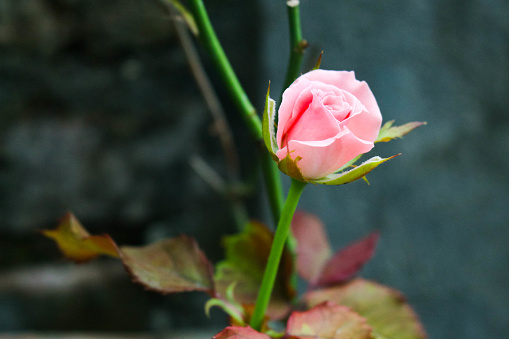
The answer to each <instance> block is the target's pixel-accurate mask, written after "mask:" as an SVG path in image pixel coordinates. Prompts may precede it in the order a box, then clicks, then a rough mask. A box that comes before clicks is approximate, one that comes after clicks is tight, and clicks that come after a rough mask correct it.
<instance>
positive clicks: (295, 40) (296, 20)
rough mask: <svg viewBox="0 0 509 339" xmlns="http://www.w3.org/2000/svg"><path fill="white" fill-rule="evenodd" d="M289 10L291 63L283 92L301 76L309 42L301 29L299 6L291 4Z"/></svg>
mask: <svg viewBox="0 0 509 339" xmlns="http://www.w3.org/2000/svg"><path fill="white" fill-rule="evenodd" d="M287 9H288V22H289V25H290V62H289V63H288V69H287V70H286V78H285V83H284V87H283V90H284V89H286V88H288V87H289V86H290V85H291V84H292V82H293V81H294V80H295V79H297V77H298V76H299V75H300V65H301V63H302V56H303V54H304V50H305V49H306V47H307V42H306V40H304V39H303V38H302V31H301V28H300V11H299V4H298V2H296V4H289V5H288V6H287Z"/></svg>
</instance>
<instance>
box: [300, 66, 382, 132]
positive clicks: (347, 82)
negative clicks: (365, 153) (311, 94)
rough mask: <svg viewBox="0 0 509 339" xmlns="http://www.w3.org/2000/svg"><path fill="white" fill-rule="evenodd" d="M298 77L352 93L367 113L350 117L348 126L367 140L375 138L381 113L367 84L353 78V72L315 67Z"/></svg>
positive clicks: (379, 124)
mask: <svg viewBox="0 0 509 339" xmlns="http://www.w3.org/2000/svg"><path fill="white" fill-rule="evenodd" d="M299 79H302V80H304V79H306V80H310V81H321V82H323V83H325V84H330V85H334V86H336V87H338V88H340V89H343V90H345V91H347V92H350V93H351V94H353V95H354V96H355V97H356V98H357V99H359V101H360V102H361V103H362V104H363V105H364V106H365V107H366V110H367V112H366V113H367V114H362V115H360V114H359V115H358V116H356V117H355V118H352V119H350V121H349V123H348V128H349V129H350V130H351V131H352V132H353V133H354V134H355V135H356V136H357V137H359V138H361V139H364V140H367V141H374V140H375V139H376V137H377V136H378V132H379V130H380V126H381V124H382V114H381V113H380V108H379V107H378V104H377V102H376V99H375V96H374V95H373V93H372V92H371V89H370V88H369V86H368V84H367V83H366V82H364V81H359V80H357V79H355V73H354V72H347V71H327V70H321V69H317V70H314V71H311V72H308V73H306V74H304V75H302V76H301V77H300V78H299ZM299 81H300V80H299Z"/></svg>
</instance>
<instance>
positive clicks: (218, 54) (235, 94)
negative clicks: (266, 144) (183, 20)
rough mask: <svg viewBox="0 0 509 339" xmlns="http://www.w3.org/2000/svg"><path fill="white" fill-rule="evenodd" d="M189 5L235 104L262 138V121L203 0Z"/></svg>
mask: <svg viewBox="0 0 509 339" xmlns="http://www.w3.org/2000/svg"><path fill="white" fill-rule="evenodd" d="M189 7H190V10H191V12H192V13H193V16H194V19H195V21H196V24H197V26H198V37H199V39H200V41H201V43H202V44H203V46H204V47H205V49H206V50H207V52H208V54H209V56H210V58H211V59H212V62H213V63H214V65H215V67H216V69H217V71H218V72H219V75H220V76H221V79H222V81H223V83H224V85H225V86H226V89H227V90H228V92H229V94H230V97H231V99H232V100H233V102H234V104H235V106H236V107H237V109H238V110H239V112H240V113H241V114H242V117H243V118H244V120H245V122H246V124H247V126H248V128H249V130H250V131H251V134H252V135H253V136H254V137H255V138H256V139H262V138H263V136H262V123H261V121H260V118H259V117H258V116H257V115H256V111H255V108H254V107H253V105H252V104H251V102H250V101H249V99H248V97H247V95H246V93H245V92H244V89H243V88H242V86H241V85H240V82H239V80H238V78H237V75H236V74H235V72H234V71H233V68H232V67H231V65H230V62H229V61H228V58H227V57H226V54H225V52H224V50H223V48H222V47H221V44H220V43H219V40H218V39H217V36H216V33H215V32H214V29H213V27H212V24H211V23H210V20H209V17H208V15H207V12H206V10H205V6H204V5H203V1H202V0H190V1H189Z"/></svg>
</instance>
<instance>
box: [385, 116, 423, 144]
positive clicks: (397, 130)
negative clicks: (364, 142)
mask: <svg viewBox="0 0 509 339" xmlns="http://www.w3.org/2000/svg"><path fill="white" fill-rule="evenodd" d="M393 124H394V120H391V121H387V122H386V123H385V124H384V125H383V126H382V128H381V129H380V132H379V133H378V137H377V138H376V140H375V143H376V142H388V141H391V140H392V139H396V138H402V137H403V136H404V135H405V134H408V133H410V132H411V131H412V130H414V129H416V128H417V127H419V126H422V125H426V122H425V121H414V122H409V123H406V124H404V125H401V126H392V125H393Z"/></svg>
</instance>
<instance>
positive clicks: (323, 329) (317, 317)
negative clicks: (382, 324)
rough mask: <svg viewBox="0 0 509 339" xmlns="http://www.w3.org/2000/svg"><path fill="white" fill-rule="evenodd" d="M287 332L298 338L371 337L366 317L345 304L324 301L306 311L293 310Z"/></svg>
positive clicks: (365, 338)
mask: <svg viewBox="0 0 509 339" xmlns="http://www.w3.org/2000/svg"><path fill="white" fill-rule="evenodd" d="M286 331H287V333H288V334H289V335H291V336H294V337H296V338H299V339H372V338H373V336H372V335H371V332H372V328H371V326H369V325H368V324H367V323H366V319H364V318H363V317H361V316H360V315H359V314H357V313H355V312H353V311H352V310H350V309H349V308H347V307H345V306H339V305H336V304H334V303H331V302H325V303H323V304H320V305H318V306H315V307H313V308H312V309H311V310H309V311H306V312H293V313H292V314H291V316H290V318H289V319H288V324H287V330H286Z"/></svg>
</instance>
